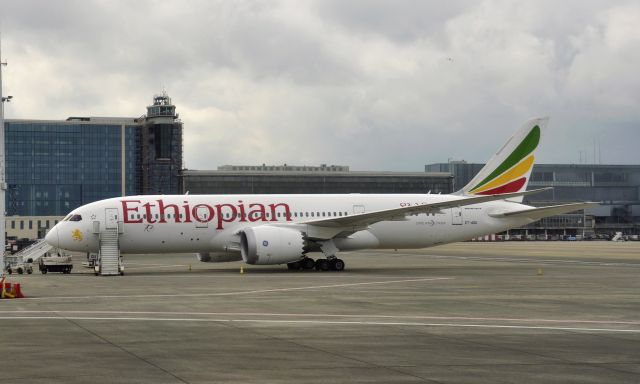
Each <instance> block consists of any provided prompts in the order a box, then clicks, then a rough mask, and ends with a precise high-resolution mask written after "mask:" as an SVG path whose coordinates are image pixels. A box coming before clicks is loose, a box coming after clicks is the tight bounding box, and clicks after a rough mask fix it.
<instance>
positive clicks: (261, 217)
mask: <svg viewBox="0 0 640 384" xmlns="http://www.w3.org/2000/svg"><path fill="white" fill-rule="evenodd" d="M253 207H258V208H256V209H252V210H251V211H249V221H250V222H252V223H253V222H254V221H267V217H266V216H267V214H266V212H265V211H264V205H262V204H249V208H253ZM256 213H257V215H256Z"/></svg>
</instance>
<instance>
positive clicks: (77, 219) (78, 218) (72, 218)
mask: <svg viewBox="0 0 640 384" xmlns="http://www.w3.org/2000/svg"><path fill="white" fill-rule="evenodd" d="M80 220H82V216H80V215H71V217H70V218H69V221H80Z"/></svg>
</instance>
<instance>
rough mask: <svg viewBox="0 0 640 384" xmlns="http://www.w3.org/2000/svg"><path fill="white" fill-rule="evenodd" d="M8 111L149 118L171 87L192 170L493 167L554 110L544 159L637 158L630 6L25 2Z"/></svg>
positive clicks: (8, 44)
mask: <svg viewBox="0 0 640 384" xmlns="http://www.w3.org/2000/svg"><path fill="white" fill-rule="evenodd" d="M0 14H1V15H2V16H1V19H0V22H1V23H2V25H1V28H2V33H3V54H4V56H5V57H6V58H7V60H8V61H9V63H10V66H9V67H8V68H7V70H6V72H5V79H4V80H5V92H6V93H8V94H12V95H13V96H14V97H15V99H14V103H12V104H11V105H10V106H9V107H8V108H7V109H6V113H7V115H8V117H15V118H66V117H67V116H69V115H94V116H101V115H102V116H104V115H115V116H139V115H141V114H143V113H144V107H145V105H146V104H147V103H148V102H149V101H150V99H151V95H152V94H154V93H158V92H159V91H161V89H162V87H165V88H166V89H167V91H168V92H169V94H170V95H171V96H172V97H173V100H174V102H175V103H176V105H177V106H178V110H179V112H180V114H181V117H182V119H183V121H184V122H185V151H186V166H187V167H189V168H192V169H211V168H215V167H216V166H217V165H220V164H228V163H243V164H246V163H248V164H261V163H290V164H294V163H298V164H319V163H329V164H348V165H351V166H352V168H354V169H372V170H421V169H422V168H423V165H424V164H425V163H428V162H439V161H446V160H447V158H450V157H453V158H458V159H461V158H463V159H466V160H469V161H484V160H485V159H486V158H488V156H489V155H490V154H491V153H492V152H493V151H494V150H495V149H497V147H498V146H499V145H501V144H502V142H503V141H504V140H505V139H506V138H507V137H508V135H509V134H510V133H511V132H512V131H513V130H514V129H516V128H517V127H518V126H519V125H520V124H521V123H522V122H523V121H525V120H526V119H528V118H530V117H535V116H542V115H549V116H551V117H552V122H551V125H550V127H549V129H548V131H547V132H546V134H545V139H544V140H545V141H544V142H543V146H542V150H541V154H540V156H539V159H540V161H543V162H578V160H579V152H581V151H582V152H587V151H589V150H590V149H591V148H592V147H593V141H594V140H596V141H597V142H600V144H601V146H602V159H603V161H606V162H609V163H638V162H639V161H640V155H639V154H638V152H637V150H636V147H637V143H638V142H640V129H639V128H640V127H638V123H639V122H640V109H639V108H638V107H637V106H638V105H639V101H640V100H639V98H640V80H639V79H640V78H638V76H637V75H636V72H637V68H640V30H638V28H636V25H635V24H636V23H637V20H640V5H638V4H637V3H636V2H632V1H619V2H609V1H607V2H604V1H568V2H560V3H558V2H551V1H526V2H511V1H488V0H487V1H481V2H476V1H452V2H430V1H411V0H404V1H394V2H391V1H381V0H376V1H348V2H344V1H331V0H322V1H320V0H318V1H234V2H230V1H217V2H212V1H195V0H193V1H189V2H185V3H180V4H178V3H176V2H171V1H136V2H130V1H56V2H51V1H35V0H31V1H20V2H3V3H2V6H1V7H0Z"/></svg>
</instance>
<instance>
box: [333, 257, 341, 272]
mask: <svg viewBox="0 0 640 384" xmlns="http://www.w3.org/2000/svg"><path fill="white" fill-rule="evenodd" d="M330 267H331V270H332V271H338V272H340V271H342V270H344V261H342V259H333V260H331V261H330Z"/></svg>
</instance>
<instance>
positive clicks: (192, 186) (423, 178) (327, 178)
mask: <svg viewBox="0 0 640 384" xmlns="http://www.w3.org/2000/svg"><path fill="white" fill-rule="evenodd" d="M182 178H183V189H184V191H188V192H189V193H192V194H205V193H208V194H286V193H296V194H297V193H300V194H309V193H428V192H431V193H449V192H451V182H452V177H451V175H450V174H449V173H444V172H360V171H356V172H354V171H350V170H349V167H348V166H340V165H330V166H327V165H325V164H322V165H320V166H298V165H287V164H284V165H276V166H269V165H264V164H263V165H261V166H246V165H238V166H236V165H225V166H221V167H218V170H215V171H197V170H185V171H184V172H183V173H182Z"/></svg>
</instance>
